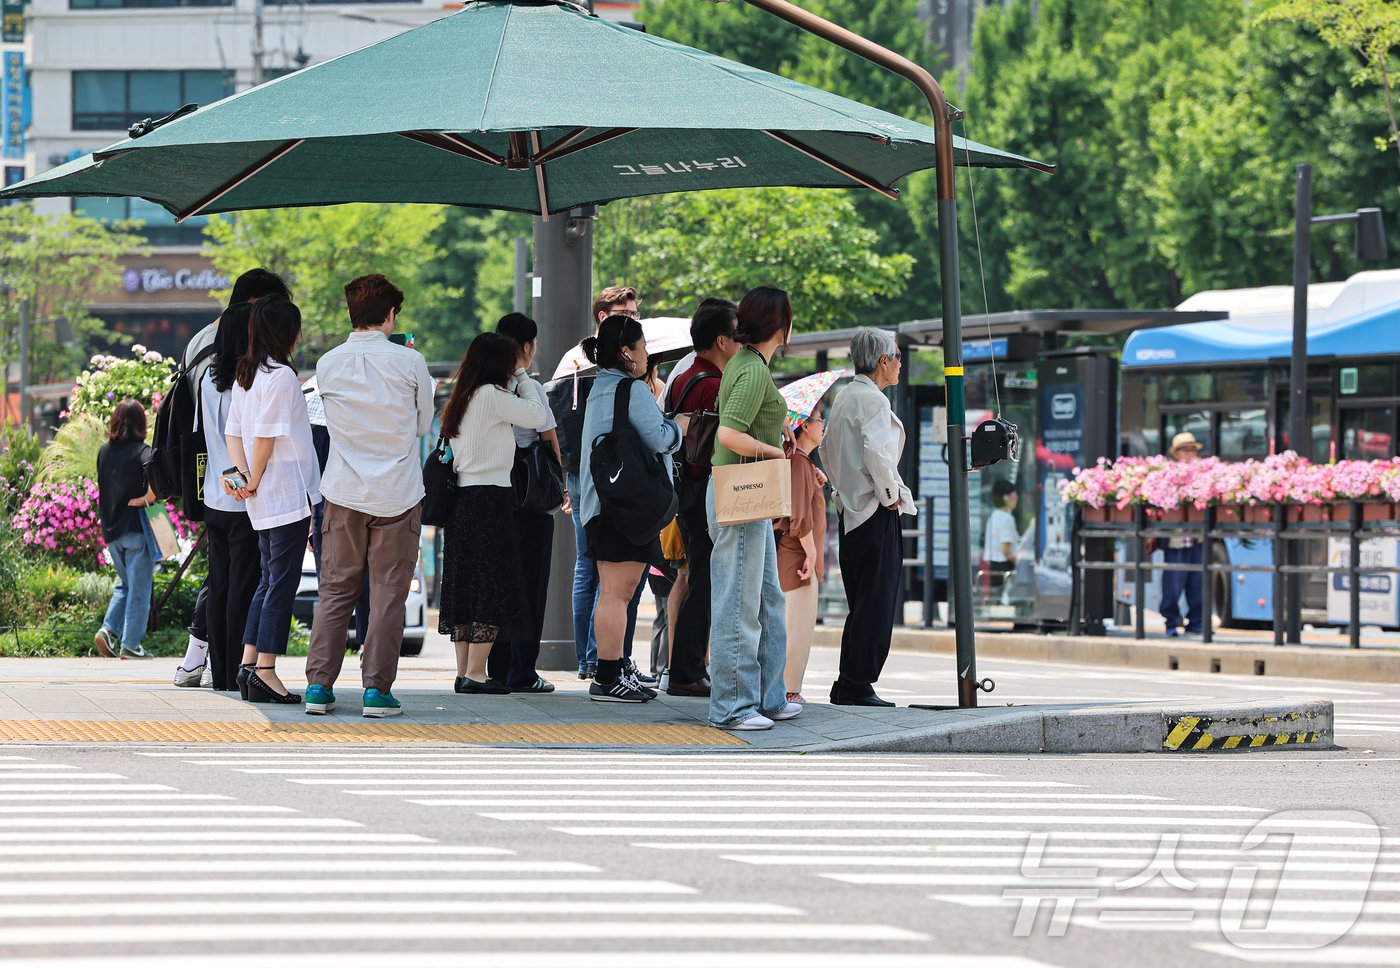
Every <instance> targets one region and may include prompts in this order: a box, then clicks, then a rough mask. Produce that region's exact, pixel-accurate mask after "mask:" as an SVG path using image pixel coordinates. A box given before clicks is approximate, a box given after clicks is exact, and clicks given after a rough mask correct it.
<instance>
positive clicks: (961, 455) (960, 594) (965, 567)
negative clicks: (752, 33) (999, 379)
mask: <svg viewBox="0 0 1400 968" xmlns="http://www.w3.org/2000/svg"><path fill="white" fill-rule="evenodd" d="M745 2H747V3H748V4H750V5H751V6H754V7H758V8H759V9H760V10H764V11H767V12H768V13H771V14H773V16H775V17H779V18H781V19H783V20H786V21H787V22H788V23H790V24H793V25H794V26H797V27H800V28H801V29H803V30H805V31H807V32H808V33H811V34H815V35H816V36H818V37H821V38H823V39H824V40H827V41H830V42H831V43H833V44H835V45H836V46H838V47H842V48H844V49H845V50H848V51H850V52H851V53H853V54H856V55H858V56H860V57H863V58H865V59H866V60H868V61H870V62H872V63H874V64H876V65H878V66H880V67H883V68H884V69H885V70H887V71H890V72H891V73H893V74H898V75H899V76H900V77H903V78H905V79H906V80H908V81H910V82H912V83H913V84H914V85H915V86H916V87H917V88H918V89H919V90H920V91H921V92H922V93H923V95H924V97H925V98H927V99H928V104H929V108H930V109H931V110H932V111H933V128H934V152H935V155H934V159H935V163H936V165H935V169H934V172H935V176H936V180H937V186H938V271H939V276H940V279H941V280H942V290H943V360H944V365H943V372H944V375H945V382H946V386H947V392H948V572H949V577H950V579H951V582H950V584H951V589H950V594H949V597H950V599H951V602H950V604H951V605H952V609H953V615H955V616H956V621H957V626H956V629H955V639H956V642H957V663H958V668H957V673H958V705H959V706H962V707H970V706H976V705H977V690H978V688H979V686H978V682H977V643H976V638H975V633H974V630H973V623H972V559H971V545H970V540H971V539H970V537H969V532H970V530H971V528H970V524H969V521H970V517H969V505H968V485H967V470H968V467H967V465H968V456H967V427H966V425H965V422H966V420H967V416H966V411H967V402H966V396H965V392H964V388H963V355H962V298H961V291H960V289H959V282H958V279H959V275H958V207H957V197H956V195H955V193H954V190H953V189H954V185H955V181H954V168H953V122H954V121H955V120H957V118H959V117H961V116H962V115H961V114H957V115H955V114H954V112H953V111H952V110H951V109H950V108H949V107H948V100H947V98H945V97H944V96H943V88H942V87H940V86H939V84H938V82H937V81H936V80H934V78H933V75H932V74H930V73H929V72H928V71H926V70H924V69H923V68H922V67H920V66H919V65H917V64H915V63H914V62H913V61H911V60H909V59H908V58H906V57H902V56H900V55H899V54H896V53H895V52H894V51H891V50H887V49H885V48H884V47H881V46H880V45H879V44H876V43H874V42H872V41H869V40H867V39H865V38H864V37H862V36H860V35H859V34H856V33H853V32H852V31H849V30H847V29H845V28H844V27H841V26H838V25H837V24H834V23H832V22H831V21H829V20H824V19H822V18H821V17H818V16H816V15H815V14H813V13H811V12H810V11H807V10H803V9H802V8H801V7H799V6H797V5H796V4H793V3H789V2H788V0H745Z"/></svg>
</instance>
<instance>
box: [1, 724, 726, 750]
mask: <svg viewBox="0 0 1400 968" xmlns="http://www.w3.org/2000/svg"><path fill="white" fill-rule="evenodd" d="M5 741H10V742H16V741H18V742H59V743H549V744H567V745H570V746H744V745H746V744H745V743H744V741H743V740H742V739H740V738H739V737H737V736H734V735H733V734H732V733H727V732H725V731H724V730H722V729H713V728H711V727H709V726H667V725H648V724H617V725H613V724H611V723H510V724H500V725H496V724H481V723H334V722H331V723H266V722H254V723H246V722H245V723H239V722H230V723H191V722H178V723H177V722H101V721H93V720H52V719H50V720H40V719H34V720H25V719H11V720H0V742H5Z"/></svg>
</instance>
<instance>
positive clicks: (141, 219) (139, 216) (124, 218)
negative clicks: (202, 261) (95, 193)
mask: <svg viewBox="0 0 1400 968" xmlns="http://www.w3.org/2000/svg"><path fill="white" fill-rule="evenodd" d="M73 214H74V215H81V216H85V217H87V218H93V219H97V221H99V222H105V223H107V224H109V225H110V224H111V223H113V222H128V221H130V222H138V223H140V227H139V231H140V233H141V235H142V236H144V237H145V239H146V241H147V242H149V243H151V244H152V245H199V244H200V243H201V242H203V241H204V226H206V225H208V224H209V216H207V215H195V216H193V217H191V218H188V219H186V220H185V221H183V222H181V223H180V224H179V225H176V224H175V216H173V215H171V214H170V213H169V212H167V211H166V210H165V209H163V208H161V207H160V206H159V205H157V204H155V203H154V202H148V201H146V200H145V199H144V198H93V197H88V198H75V199H73Z"/></svg>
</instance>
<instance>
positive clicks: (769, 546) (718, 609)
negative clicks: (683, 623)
mask: <svg viewBox="0 0 1400 968" xmlns="http://www.w3.org/2000/svg"><path fill="white" fill-rule="evenodd" d="M705 516H706V519H707V521H708V523H709V526H710V536H711V537H712V538H713V539H714V542H715V548H714V551H713V552H712V553H711V555H710V723H711V724H712V725H715V726H732V725H733V724H735V723H740V722H743V721H744V720H746V719H748V718H750V717H752V716H755V715H757V714H759V713H762V714H763V715H765V716H769V717H771V716H773V715H775V714H776V713H778V712H781V711H782V708H783V706H784V704H785V703H786V702H787V686H786V684H785V683H784V681H783V667H784V666H785V665H786V664H787V611H786V609H787V602H786V599H785V598H784V596H783V589H782V586H780V585H779V584H778V545H777V542H776V541H775V540H774V538H773V523H772V522H771V521H751V522H749V523H748V524H726V525H723V526H721V525H719V524H717V523H716V522H715V485H714V481H711V482H710V484H709V488H708V489H707V490H706V492H705Z"/></svg>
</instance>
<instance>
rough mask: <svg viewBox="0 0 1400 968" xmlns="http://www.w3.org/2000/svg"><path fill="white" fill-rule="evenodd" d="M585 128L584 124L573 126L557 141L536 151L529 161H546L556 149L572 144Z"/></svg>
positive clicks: (537, 162)
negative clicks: (579, 126)
mask: <svg viewBox="0 0 1400 968" xmlns="http://www.w3.org/2000/svg"><path fill="white" fill-rule="evenodd" d="M587 130H588V128H587V126H584V127H582V128H574V129H573V130H572V131H570V132H569V133H568V134H566V135H564V137H562V138H560V139H559V140H558V141H556V142H554V144H552V145H550V146H549V147H548V148H545V149H544V150H543V151H539V152H536V153H535V156H534V157H533V158H531V159H530V161H531V162H533V163H534V164H537V165H538V164H540V163H541V162H542V161H548V160H549V157H550V155H552V154H553V153H554V152H556V151H558V150H559V149H560V148H563V147H564V146H565V145H568V144H572V143H573V142H574V141H576V140H577V139H578V136H579V135H581V134H583V133H584V132H585V131H587Z"/></svg>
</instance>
